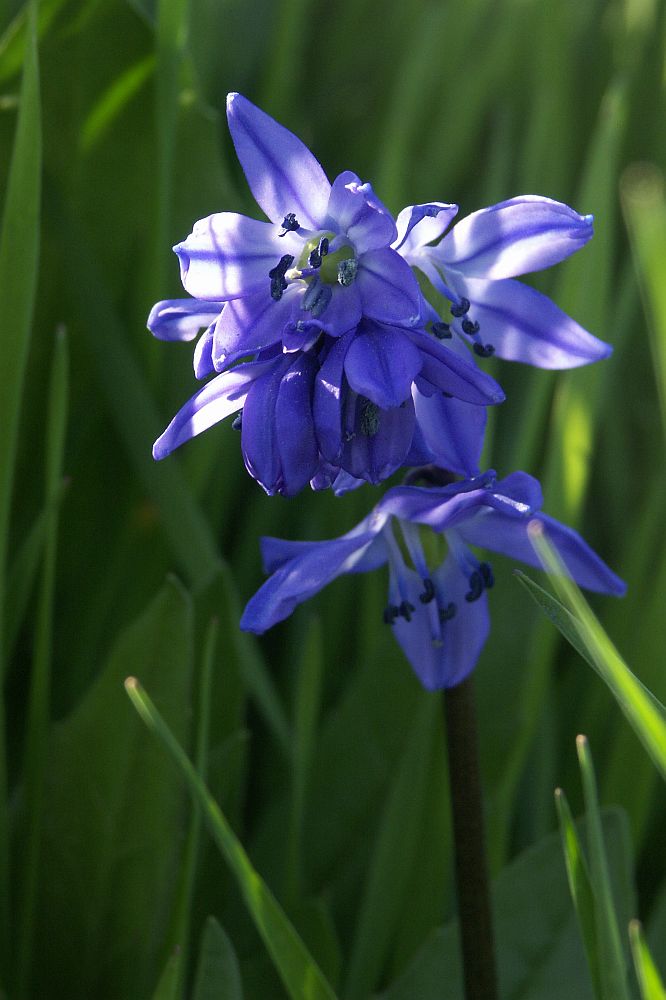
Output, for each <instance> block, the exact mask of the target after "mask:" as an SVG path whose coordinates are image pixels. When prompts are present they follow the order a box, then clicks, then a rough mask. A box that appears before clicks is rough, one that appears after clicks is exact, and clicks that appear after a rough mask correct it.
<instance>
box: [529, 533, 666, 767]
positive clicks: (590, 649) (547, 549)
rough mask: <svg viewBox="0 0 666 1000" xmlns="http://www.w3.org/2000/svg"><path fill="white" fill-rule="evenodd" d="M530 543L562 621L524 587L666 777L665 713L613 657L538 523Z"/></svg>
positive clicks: (607, 641)
mask: <svg viewBox="0 0 666 1000" xmlns="http://www.w3.org/2000/svg"><path fill="white" fill-rule="evenodd" d="M530 538H531V540H532V544H533V545H534V548H535V550H536V552H537V555H538V556H539V559H540V560H541V562H542V565H543V567H544V569H545V570H546V571H547V572H548V573H550V574H551V575H552V580H553V584H554V586H555V589H556V590H557V592H558V594H559V596H560V598H561V599H562V601H563V602H564V604H565V616H562V615H561V614H559V613H558V612H557V609H555V611H556V613H555V615H553V614H552V611H553V605H552V603H550V605H549V603H548V602H544V600H543V598H542V596H541V594H539V590H540V589H541V588H537V589H536V590H535V588H536V584H533V583H532V581H530V586H529V587H528V589H529V591H530V593H531V594H532V596H533V597H534V598H535V600H537V603H538V604H540V606H541V607H542V608H543V609H544V610H545V611H546V613H547V614H548V615H549V617H552V620H553V622H554V624H555V625H556V626H557V627H558V628H559V629H560V631H561V632H562V634H563V635H564V636H565V638H567V639H569V641H570V642H571V641H572V638H571V627H573V629H574V635H575V636H577V639H578V642H574V643H573V644H574V645H575V646H576V648H578V649H580V646H582V647H583V649H584V650H585V658H586V659H588V660H590V661H592V662H593V664H594V666H595V668H596V670H597V672H598V673H599V674H600V675H601V677H602V678H603V680H604V681H605V683H606V684H607V685H608V687H609V688H610V691H611V693H612V694H613V696H614V698H615V699H616V701H617V703H618V705H619V706H620V708H621V709H622V711H623V712H624V714H625V715H626V717H627V719H628V720H629V722H630V723H631V725H632V726H633V728H634V730H635V731H636V734H637V735H638V737H639V739H640V740H641V742H642V743H643V745H644V746H645V749H646V750H647V751H648V753H649V754H650V756H651V757H652V759H653V761H654V763H655V764H656V765H657V767H658V768H659V770H660V771H661V773H662V775H663V776H664V778H666V714H665V712H664V709H663V706H661V705H660V704H659V702H658V701H657V699H656V698H655V697H654V696H653V695H651V694H650V693H649V692H648V691H647V690H646V688H645V687H644V686H643V685H642V684H641V682H640V681H639V680H638V678H637V677H636V676H635V675H634V674H633V673H632V672H631V670H630V669H629V667H628V666H627V665H626V663H625V662H624V660H623V659H622V657H621V656H620V654H619V653H618V652H617V650H616V649H615V647H614V646H613V643H612V642H611V640H610V639H609V638H608V636H607V635H606V633H605V632H604V630H603V628H602V627H601V625H600V624H599V622H598V621H597V619H596V618H595V616H594V614H593V613H592V611H591V609H590V607H589V605H588V604H587V602H586V600H585V598H584V597H583V595H582V594H581V592H580V590H579V589H578V587H577V586H576V584H575V583H574V582H573V581H572V580H571V578H570V577H569V576H568V575H567V572H566V569H565V568H564V566H563V564H562V562H561V560H560V558H559V556H558V555H557V553H556V551H555V550H554V549H553V547H552V546H551V545H550V543H549V542H548V541H547V539H546V538H545V536H544V534H543V531H542V530H541V525H540V524H539V522H533V524H532V525H530ZM521 576H522V575H521ZM523 579H524V580H525V579H527V578H523ZM542 593H543V592H542ZM566 612H568V617H566ZM563 623H564V627H563ZM578 643H580V646H579V645H578Z"/></svg>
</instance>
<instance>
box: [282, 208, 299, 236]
mask: <svg viewBox="0 0 666 1000" xmlns="http://www.w3.org/2000/svg"><path fill="white" fill-rule="evenodd" d="M300 228H301V224H300V222H299V221H298V219H297V218H296V216H295V215H294V213H293V212H289V214H288V215H285V217H284V219H283V220H282V229H283V230H284V232H282V233H278V236H286V235H287V233H295V232H296V230H297V229H300Z"/></svg>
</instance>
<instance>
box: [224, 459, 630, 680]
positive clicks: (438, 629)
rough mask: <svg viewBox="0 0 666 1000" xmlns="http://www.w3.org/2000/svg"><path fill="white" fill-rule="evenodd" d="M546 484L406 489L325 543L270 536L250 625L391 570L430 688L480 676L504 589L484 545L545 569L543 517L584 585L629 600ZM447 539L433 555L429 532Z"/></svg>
mask: <svg viewBox="0 0 666 1000" xmlns="http://www.w3.org/2000/svg"><path fill="white" fill-rule="evenodd" d="M541 503H542V497H541V489H540V486H539V484H538V482H537V481H536V480H535V479H533V478H532V477H531V476H528V475H527V474H526V473H524V472H516V473H514V474H513V475H511V476H507V478H506V479H503V480H501V481H500V482H496V481H495V474H494V473H493V472H487V473H485V474H484V475H483V476H480V477H478V478H476V479H474V480H468V481H466V482H458V483H454V484H453V485H450V486H444V487H432V488H421V487H416V486H397V487H394V488H393V489H391V490H389V491H388V493H386V495H385V496H384V497H383V498H382V500H380V502H379V503H378V504H377V506H376V507H375V508H374V510H373V511H372V512H371V513H370V514H369V515H368V516H367V517H366V518H365V519H364V520H363V521H361V523H360V524H359V525H357V527H356V528H354V529H353V530H352V531H350V532H348V533H347V534H346V535H342V537H340V538H334V539H332V540H330V541H323V542H289V541H282V540H280V539H277V538H264V539H262V554H263V559H264V564H265V569H266V572H268V573H271V574H272V575H271V576H270V578H269V579H268V580H267V581H266V583H264V585H263V586H262V587H261V588H260V590H259V591H258V592H257V593H256V594H255V595H254V597H252V598H251V600H250V601H249V603H248V605H247V607H246V608H245V612H244V614H243V617H242V619H241V628H243V629H245V630H246V631H251V632H257V633H261V632H265V631H266V629H268V628H270V627H271V626H272V625H275V624H276V623H277V622H279V621H282V619H284V618H286V617H287V616H288V615H290V614H291V613H292V611H293V610H294V608H295V607H296V606H297V605H298V604H300V603H301V602H302V601H305V600H307V599H308V598H309V597H312V596H313V595H314V594H316V593H318V591H320V590H321V589H322V588H323V587H325V586H326V584H327V583H330V582H331V581H332V580H333V579H335V577H337V576H340V575H341V574H344V573H363V572H367V571H369V570H374V569H377V568H378V567H379V566H382V565H384V564H385V563H387V564H388V567H389V595H388V604H387V606H386V609H385V611H384V621H385V623H386V624H387V625H388V626H389V627H390V628H392V629H393V631H394V633H395V636H396V639H397V640H398V642H399V643H400V645H401V646H402V649H403V651H404V653H405V655H406V657H407V659H408V660H409V662H410V663H411V665H412V667H413V668H414V670H415V672H416V674H417V675H418V677H419V680H420V681H421V683H422V684H423V685H424V686H425V687H426V688H428V689H430V690H434V689H437V688H442V687H453V686H454V685H456V684H459V683H460V682H461V681H462V680H464V678H465V677H466V676H467V675H468V674H469V673H470V672H471V671H472V669H473V668H474V665H475V664H476V661H477V659H478V657H479V654H480V652H481V650H482V648H483V645H484V643H485V641H486V638H487V636H488V632H489V627H490V621H489V616H488V603H487V594H486V592H487V591H488V590H489V589H490V588H491V587H492V586H493V584H494V576H493V571H492V568H491V566H490V564H489V563H488V562H485V561H480V560H479V559H478V558H477V556H476V555H475V554H474V552H473V549H474V548H476V547H479V548H484V549H489V550H491V551H493V552H499V553H501V554H502V555H507V556H510V557H512V558H514V559H519V560H521V561H522V562H525V563H528V564H529V565H530V566H537V567H538V566H539V563H538V559H537V557H536V555H535V554H534V550H533V549H532V545H531V543H530V541H529V538H528V533H527V526H528V524H529V523H530V521H531V520H533V519H535V518H536V519H538V520H539V521H540V522H541V523H542V525H543V528H544V530H545V532H546V536H547V537H548V538H549V540H550V541H551V542H552V543H553V544H554V545H555V547H556V548H557V549H558V551H559V553H560V555H561V557H562V559H563V561H564V563H565V565H566V567H567V569H568V571H569V572H570V573H571V576H572V577H573V578H574V580H576V581H577V583H579V584H580V586H581V587H586V588H587V589H588V590H594V591H598V592H601V593H607V594H615V595H618V596H619V595H621V594H623V593H624V591H625V586H624V583H623V582H622V580H620V579H619V577H617V576H616V575H615V574H614V573H613V572H612V571H611V570H610V569H609V568H608V566H606V564H605V563H604V562H602V560H601V559H600V558H599V557H598V556H597V555H596V553H595V552H593V551H592V549H591V548H590V547H589V546H588V545H587V544H586V543H585V542H584V541H583V539H582V538H581V537H580V535H578V534H577V533H576V532H575V531H573V530H572V529H571V528H568V527H566V526H565V525H563V524H560V523H559V522H558V521H555V520H554V519H553V518H551V517H549V516H548V515H547V514H542V513H540V509H541ZM423 530H430V531H432V532H436V533H437V534H438V535H440V536H442V537H443V539H444V540H445V542H446V547H447V553H446V555H445V556H444V557H443V558H442V557H441V556H439V557H437V559H436V560H434V561H433V560H432V559H431V558H430V557H428V556H426V551H429V550H430V546H429V545H424V544H423V538H422V535H421V532H422V531H423Z"/></svg>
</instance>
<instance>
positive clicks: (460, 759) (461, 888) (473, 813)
mask: <svg viewBox="0 0 666 1000" xmlns="http://www.w3.org/2000/svg"><path fill="white" fill-rule="evenodd" d="M444 714H445V718H446V737H447V749H448V758H449V779H450V786H451V809H452V813H453V832H454V840H455V865H456V886H457V890H458V914H459V918H460V940H461V947H462V959H463V972H464V980H465V1000H497V995H498V994H497V976H496V972H495V954H494V948H493V924H492V913H491V908H490V886H489V881H488V866H487V862H486V851H485V843H484V829H483V810H482V802H481V780H480V775H479V758H478V751H477V736H476V712H475V705H474V687H473V683H472V678H471V677H468V678H467V679H466V680H464V681H463V682H462V683H461V684H458V685H457V687H454V688H450V689H449V690H448V691H446V693H445V696H444Z"/></svg>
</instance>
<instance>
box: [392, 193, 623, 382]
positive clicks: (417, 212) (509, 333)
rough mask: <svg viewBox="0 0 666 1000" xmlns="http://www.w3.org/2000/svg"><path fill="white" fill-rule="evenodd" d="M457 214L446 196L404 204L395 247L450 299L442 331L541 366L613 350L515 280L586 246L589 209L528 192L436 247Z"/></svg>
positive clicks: (462, 225) (477, 215) (467, 222)
mask: <svg viewBox="0 0 666 1000" xmlns="http://www.w3.org/2000/svg"><path fill="white" fill-rule="evenodd" d="M457 211H458V207H457V205H445V204H442V203H440V202H432V203H430V204H425V205H414V206H411V207H409V208H405V209H404V210H403V211H402V212H401V213H400V215H399V216H398V220H397V229H398V236H397V238H396V241H395V243H394V244H393V246H394V248H395V249H397V250H398V251H399V252H400V253H401V254H402V255H403V257H404V258H405V260H406V261H407V262H408V263H409V264H411V265H412V266H413V267H416V268H418V269H419V270H420V271H422V272H423V274H424V275H425V276H426V277H427V278H428V280H429V281H430V283H431V284H432V286H433V288H434V289H435V290H436V291H437V292H438V293H439V294H440V295H442V296H444V298H445V299H448V301H449V302H450V304H451V319H450V322H448V323H446V324H443V323H441V321H439V318H438V317H436V316H435V317H434V322H435V327H436V328H438V329H439V330H440V331H441V333H442V334H444V335H449V334H456V335H457V337H458V338H460V339H461V340H463V341H466V342H467V343H469V344H470V345H471V346H472V347H473V349H474V351H475V352H476V353H477V354H478V355H480V356H481V357H486V356H488V355H489V354H497V356H498V357H500V358H505V359H506V360H509V361H523V362H525V363H526V364H530V365H535V366H536V367H538V368H575V367H577V366H579V365H584V364H589V363H590V362H592V361H598V360H600V359H602V358H605V357H607V356H608V355H609V354H610V353H611V348H610V347H609V345H608V344H605V343H604V342H603V341H601V340H598V339H597V338H596V337H593V336H592V334H590V333H588V332H587V331H586V330H584V329H583V328H582V327H581V326H579V324H578V323H576V322H575V321H574V320H572V319H571V318H570V317H569V316H567V315H566V314H565V313H564V312H562V310H561V309H559V308H558V307H557V306H556V305H555V304H554V303H553V302H552V301H551V300H550V299H549V298H547V297H546V296H545V295H542V294H541V293H540V292H537V291H535V289H533V288H530V287H529V286H528V285H524V284H522V283H521V282H519V281H514V280H513V278H514V277H515V276H516V275H521V274H528V273H530V272H532V271H539V270H541V269H543V268H545V267H550V266H551V264H556V263H558V261H561V260H564V259H565V258H566V257H568V256H570V255H571V254H572V253H575V251H576V250H579V249H580V248H581V247H583V246H584V245H585V244H586V243H587V242H588V240H589V239H591V237H592V233H593V227H592V216H591V215H578V213H577V212H574V210H573V209H571V208H569V207H568V206H567V205H563V204H562V203H560V202H558V201H551V200H550V199H549V198H541V197H538V196H537V195H523V196H522V197H519V198H512V199H510V200H509V201H502V202H500V203H499V204H497V205H493V206H491V207H490V208H484V209H481V210H480V211H478V212H474V213H473V214H472V215H468V216H467V217H466V218H464V219H462V220H461V221H460V222H458V223H457V224H456V225H455V226H453V228H452V229H450V230H449V232H447V233H446V235H445V236H444V238H443V239H441V240H440V242H439V243H437V244H435V245H434V246H433V245H431V244H432V243H433V241H434V240H436V239H438V237H440V236H441V235H442V234H443V233H444V231H445V230H446V229H447V227H448V226H449V225H450V223H451V222H452V221H453V219H454V217H455V215H456V213H457ZM437 324H439V326H437Z"/></svg>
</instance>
